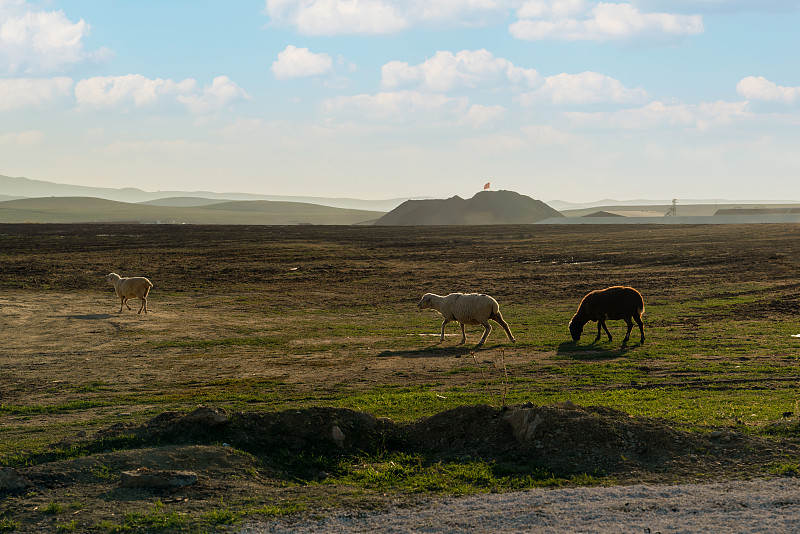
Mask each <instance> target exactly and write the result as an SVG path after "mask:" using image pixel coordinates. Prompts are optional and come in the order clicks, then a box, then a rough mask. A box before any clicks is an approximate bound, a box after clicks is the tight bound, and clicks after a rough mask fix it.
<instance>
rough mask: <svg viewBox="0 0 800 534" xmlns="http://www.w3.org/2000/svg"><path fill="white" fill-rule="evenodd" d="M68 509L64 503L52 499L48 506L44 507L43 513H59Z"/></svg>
mask: <svg viewBox="0 0 800 534" xmlns="http://www.w3.org/2000/svg"><path fill="white" fill-rule="evenodd" d="M66 509H67V508H66V507H65V506H64V505H63V504H61V503H58V502H56V501H50V503H49V504H48V505H47V506H45V507H44V508H42V513H45V514H53V515H58V514H60V513H63V512H64V510H66Z"/></svg>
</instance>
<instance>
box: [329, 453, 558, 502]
mask: <svg viewBox="0 0 800 534" xmlns="http://www.w3.org/2000/svg"><path fill="white" fill-rule="evenodd" d="M339 472H340V473H342V474H341V475H339V476H334V477H331V478H329V479H326V481H325V483H326V484H351V485H355V486H359V487H363V488H367V489H372V490H376V491H403V492H408V493H438V494H448V495H466V494H470V493H477V492H488V491H510V490H520V489H525V488H535V487H544V486H553V485H560V484H565V483H567V482H568V480H567V479H560V478H557V477H556V476H555V475H554V474H553V473H551V472H549V471H546V470H541V469H532V470H528V472H526V473H520V472H512V473H510V474H509V473H508V468H507V467H506V466H502V465H498V464H495V463H489V462H486V461H464V462H444V461H436V462H432V461H430V460H428V459H427V458H425V457H424V456H422V455H418V454H405V453H390V454H383V455H379V456H362V457H359V458H356V459H350V460H344V461H343V462H342V464H341V465H340V466H339Z"/></svg>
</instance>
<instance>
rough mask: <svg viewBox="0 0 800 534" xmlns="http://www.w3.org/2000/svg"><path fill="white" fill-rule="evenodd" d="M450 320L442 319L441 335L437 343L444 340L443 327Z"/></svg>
mask: <svg viewBox="0 0 800 534" xmlns="http://www.w3.org/2000/svg"><path fill="white" fill-rule="evenodd" d="M449 322H450V319H445V320H444V321H442V335H441V336H440V337H439V343H441V342H443V341H444V327H445V326H447V323H449Z"/></svg>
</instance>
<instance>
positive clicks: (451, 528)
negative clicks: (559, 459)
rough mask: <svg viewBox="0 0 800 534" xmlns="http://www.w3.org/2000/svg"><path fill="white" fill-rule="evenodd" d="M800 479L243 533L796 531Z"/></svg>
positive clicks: (532, 498) (456, 504) (426, 509)
mask: <svg viewBox="0 0 800 534" xmlns="http://www.w3.org/2000/svg"><path fill="white" fill-rule="evenodd" d="M798 525H800V480H798V479H794V478H790V479H774V480H752V481H733V482H725V483H718V484H682V485H676V486H644V485H636V486H619V487H597V488H585V487H584V488H566V489H554V490H545V489H540V490H531V491H525V492H517V493H508V494H488V495H486V494H484V495H475V496H471V497H464V498H460V499H447V500H443V501H434V502H431V503H430V504H428V505H425V506H422V507H419V508H401V507H397V508H394V509H391V510H390V511H388V512H382V513H359V514H356V515H348V514H342V515H335V516H331V517H328V518H325V519H323V520H320V521H305V522H300V523H292V522H280V521H271V522H265V523H253V524H248V525H246V526H245V527H244V528H242V530H241V531H240V532H241V533H242V534H263V533H267V532H271V533H283V532H285V533H289V532H292V533H303V532H349V533H359V532H363V533H373V532H385V533H394V532H396V533H401V532H402V533H422V532H428V533H430V532H437V533H456V532H471V533H477V532H492V533H504V532H547V533H561V532H563V533H576V532H581V533H595V532H596V533H600V532H603V533H605V532H614V533H617V532H641V533H645V532H649V533H656V532H720V533H721V532H736V533H750V532H753V533H755V532H765V533H766V532H769V533H782V532H786V533H789V532H792V533H793V532H797V530H798Z"/></svg>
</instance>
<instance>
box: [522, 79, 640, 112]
mask: <svg viewBox="0 0 800 534" xmlns="http://www.w3.org/2000/svg"><path fill="white" fill-rule="evenodd" d="M647 96H648V95H647V91H645V90H644V89H642V88H641V87H638V88H636V89H628V88H627V87H625V86H624V85H623V84H622V82H621V81H619V80H617V79H616V78H611V77H610V76H606V75H604V74H600V73H598V72H582V73H580V74H567V73H562V74H557V75H555V76H548V77H546V78H545V79H544V83H543V84H542V86H541V87H539V88H538V89H536V90H535V91H531V92H529V93H524V94H521V95H519V96H518V97H517V100H518V101H519V103H520V104H522V105H523V106H531V105H534V104H535V103H537V102H549V103H551V104H554V105H557V106H561V105H585V104H597V103H614V104H629V103H632V102H642V101H643V100H645V99H646V98H647Z"/></svg>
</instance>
